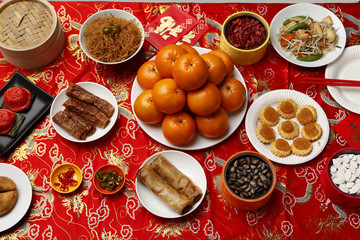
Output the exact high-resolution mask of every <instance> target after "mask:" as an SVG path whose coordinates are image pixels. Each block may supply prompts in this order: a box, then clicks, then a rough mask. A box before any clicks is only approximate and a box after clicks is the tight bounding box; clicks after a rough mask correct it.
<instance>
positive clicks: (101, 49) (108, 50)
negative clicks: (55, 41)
mask: <svg viewBox="0 0 360 240" xmlns="http://www.w3.org/2000/svg"><path fill="white" fill-rule="evenodd" d="M113 24H116V25H117V26H119V27H120V28H119V29H120V31H119V35H118V36H117V37H116V38H114V37H113V36H112V35H111V34H104V32H103V29H104V28H105V27H108V26H111V25H113ZM84 36H85V45H86V48H87V50H88V51H89V53H90V55H91V56H92V57H94V58H95V59H97V60H99V61H102V62H119V61H123V60H125V59H127V58H128V57H130V56H131V55H133V54H134V53H135V52H136V50H137V49H138V48H139V45H140V43H141V38H142V36H141V32H140V30H139V28H138V27H137V25H136V23H135V22H134V21H132V20H127V19H122V18H116V17H114V16H109V17H103V18H98V19H95V20H94V21H92V22H91V23H89V24H88V25H87V27H86V29H85V31H84Z"/></svg>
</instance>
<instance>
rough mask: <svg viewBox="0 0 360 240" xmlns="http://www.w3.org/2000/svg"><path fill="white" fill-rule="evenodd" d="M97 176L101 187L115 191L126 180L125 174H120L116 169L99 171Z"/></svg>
mask: <svg viewBox="0 0 360 240" xmlns="http://www.w3.org/2000/svg"><path fill="white" fill-rule="evenodd" d="M95 177H96V178H97V179H98V180H99V182H100V183H99V187H100V188H102V189H106V190H108V191H113V190H115V189H116V188H117V187H119V186H120V185H121V183H122V181H123V180H124V176H122V175H119V173H118V172H117V171H116V170H111V169H108V170H107V171H97V172H96V173H95Z"/></svg>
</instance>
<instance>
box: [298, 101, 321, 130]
mask: <svg viewBox="0 0 360 240" xmlns="http://www.w3.org/2000/svg"><path fill="white" fill-rule="evenodd" d="M296 118H297V120H298V121H299V122H300V123H301V124H303V125H305V124H307V123H309V122H315V121H316V118H317V113H316V109H315V108H314V107H313V106H311V105H303V106H301V107H299V108H298V110H297V111H296Z"/></svg>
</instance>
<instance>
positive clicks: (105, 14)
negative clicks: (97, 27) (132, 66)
mask: <svg viewBox="0 0 360 240" xmlns="http://www.w3.org/2000/svg"><path fill="white" fill-rule="evenodd" d="M111 15H113V16H114V17H117V18H124V19H129V20H135V22H136V24H137V26H138V27H139V29H140V31H141V43H140V46H139V48H138V49H137V50H136V52H135V53H134V54H133V55H131V56H130V57H128V58H127V59H125V60H123V61H120V62H102V61H100V60H97V59H95V58H94V57H92V56H91V55H90V54H89V53H88V51H87V48H86V45H85V37H84V31H85V29H86V27H87V25H88V24H89V23H91V22H92V21H93V20H95V19H97V18H101V17H108V16H111ZM144 41H145V35H144V27H143V26H142V24H141V22H140V21H139V19H138V18H137V17H135V16H134V15H132V14H131V13H128V12H126V11H123V10H119V9H106V10H103V11H100V12H97V13H94V14H93V15H91V16H90V17H89V18H88V19H86V20H85V22H84V24H83V25H82V26H81V28H80V33H79V43H80V47H81V49H82V50H83V52H84V53H85V54H86V56H88V57H89V58H91V59H92V60H94V61H95V62H99V63H102V64H107V65H114V64H119V63H123V62H126V61H128V60H130V59H131V58H133V57H134V56H135V55H136V54H137V53H138V52H139V51H140V49H141V48H142V46H143V44H144Z"/></svg>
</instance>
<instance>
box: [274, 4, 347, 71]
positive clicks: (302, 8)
mask: <svg viewBox="0 0 360 240" xmlns="http://www.w3.org/2000/svg"><path fill="white" fill-rule="evenodd" d="M299 15H308V16H309V17H311V18H313V19H314V20H317V21H321V20H322V19H323V18H324V17H326V16H328V15H330V17H331V18H332V20H333V22H334V27H335V29H337V32H336V33H337V34H338V36H339V40H338V44H337V46H339V47H340V48H335V49H334V51H331V52H329V53H327V54H326V55H325V56H324V57H323V58H321V59H320V60H318V61H313V62H303V61H299V60H297V59H296V57H295V56H293V55H292V54H291V53H290V52H286V51H284V50H283V48H282V47H281V45H280V41H279V40H278V36H277V34H279V29H280V27H282V23H283V22H284V21H285V20H286V19H288V18H289V17H293V16H299ZM270 39H271V44H272V45H273V46H274V48H275V50H276V51H277V52H278V53H279V54H280V56H282V57H283V58H284V59H286V60H288V61H289V62H291V63H293V64H296V65H299V66H302V67H320V66H325V65H327V64H329V63H331V62H333V61H334V60H336V59H337V58H338V57H339V56H340V55H341V53H342V52H343V51H344V49H345V44H346V32H345V28H344V25H343V24H342V22H341V21H340V19H339V18H338V17H337V16H336V15H335V14H334V13H332V12H331V11H329V10H328V9H326V8H324V7H322V6H319V5H316V4H311V3H298V4H293V5H290V6H288V7H286V8H284V9H282V10H280V11H279V12H278V13H277V14H276V15H275V17H274V18H273V20H272V21H271V24H270Z"/></svg>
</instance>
